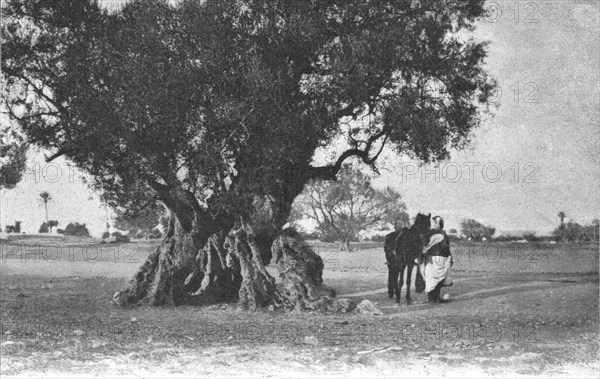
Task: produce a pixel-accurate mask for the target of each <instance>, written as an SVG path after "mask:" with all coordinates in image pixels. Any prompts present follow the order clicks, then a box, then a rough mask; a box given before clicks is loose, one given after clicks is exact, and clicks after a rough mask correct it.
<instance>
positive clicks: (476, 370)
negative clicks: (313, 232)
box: [0, 239, 600, 377]
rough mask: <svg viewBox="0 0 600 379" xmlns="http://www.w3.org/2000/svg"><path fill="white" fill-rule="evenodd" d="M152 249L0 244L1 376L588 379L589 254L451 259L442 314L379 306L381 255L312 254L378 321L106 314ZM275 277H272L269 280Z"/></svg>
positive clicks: (594, 280)
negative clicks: (373, 306)
mask: <svg viewBox="0 0 600 379" xmlns="http://www.w3.org/2000/svg"><path fill="white" fill-rule="evenodd" d="M155 243H156V242H152V243H151V242H136V243H133V244H126V245H118V246H115V245H100V244H98V243H97V242H95V241H92V240H66V241H60V242H48V241H46V240H44V239H25V240H19V241H11V242H9V243H7V242H3V243H2V245H0V248H1V249H0V250H1V251H2V260H1V262H0V304H1V311H0V312H1V313H0V314H1V317H2V319H1V323H2V330H1V345H2V351H1V362H0V370H1V371H0V372H1V374H2V375H3V376H7V377H13V376H14V377H32V376H33V377H56V376H72V377H97V376H110V377H115V376H121V377H165V376H178V377H182V376H186V377H198V376H219V377H221V376H241V377H247V376H274V377H294V376H296V377H298V376H299V377H306V376H338V377H349V376H350V377H352V376H356V377H366V376H368V377H372V376H403V377H404V376H416V375H421V376H433V377H440V376H449V377H456V376H461V377H471V376H476V377H481V376H484V377H489V376H512V377H515V376H516V377H527V376H548V377H571V376H573V375H577V376H585V377H598V375H599V374H600V363H599V359H598V352H599V340H598V325H599V317H598V298H599V291H598V284H599V283H598V246H597V245H532V244H493V245H492V244H488V245H476V244H462V245H456V246H454V250H453V251H454V255H455V261H456V263H455V266H454V269H455V272H454V282H455V283H454V286H452V287H448V288H446V289H445V290H444V291H445V292H447V293H449V294H450V295H451V296H452V301H451V302H450V303H448V304H443V305H429V304H426V303H425V298H426V295H425V294H417V295H413V299H414V300H415V301H414V303H413V304H412V305H410V306H408V305H406V303H405V302H403V303H402V304H401V305H400V306H397V305H396V304H395V303H394V301H393V300H390V299H388V298H387V290H386V288H385V287H386V276H387V269H386V267H385V265H384V262H385V261H384V257H383V250H382V248H381V247H375V246H374V245H373V244H359V245H356V250H355V251H353V252H349V253H342V252H337V251H336V250H335V248H334V246H333V245H327V244H321V243H318V244H317V243H315V244H314V247H315V250H316V251H318V252H319V254H321V255H322V256H323V258H324V260H325V262H326V270H325V272H324V279H325V282H326V284H328V285H330V286H331V287H333V288H335V289H336V291H337V293H338V297H348V298H351V299H352V300H354V301H355V302H356V303H358V302H360V301H361V300H363V299H369V300H371V301H373V302H375V303H377V305H378V306H379V308H380V309H381V311H382V313H383V314H382V315H364V314H356V313H350V314H342V315H327V314H321V313H309V312H304V313H284V312H281V311H275V312H268V311H258V312H246V311H239V310H237V307H236V306H235V304H224V305H213V306H207V307H191V306H184V307H177V308H151V307H141V308H135V309H121V308H117V307H114V306H111V305H110V304H109V301H110V299H111V297H112V295H113V293H114V292H116V291H118V290H119V289H120V288H121V287H122V286H123V285H124V284H125V283H126V281H127V280H128V279H129V277H130V276H131V275H132V273H133V272H135V270H136V269H137V267H138V266H139V265H140V264H141V262H142V261H143V259H144V257H145V256H146V255H147V254H148V253H149V252H150V251H151V250H152V246H153V244H155ZM269 269H270V270H273V271H272V273H273V274H275V270H274V268H269Z"/></svg>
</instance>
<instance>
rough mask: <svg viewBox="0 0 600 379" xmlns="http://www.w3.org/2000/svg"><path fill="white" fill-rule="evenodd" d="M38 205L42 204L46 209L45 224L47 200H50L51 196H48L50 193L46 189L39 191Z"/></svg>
mask: <svg viewBox="0 0 600 379" xmlns="http://www.w3.org/2000/svg"><path fill="white" fill-rule="evenodd" d="M40 198H41V199H40V200H39V201H40V206H42V205H43V206H44V208H45V209H46V224H47V223H48V202H49V201H50V200H52V197H50V194H49V193H48V192H46V191H44V192H42V193H40Z"/></svg>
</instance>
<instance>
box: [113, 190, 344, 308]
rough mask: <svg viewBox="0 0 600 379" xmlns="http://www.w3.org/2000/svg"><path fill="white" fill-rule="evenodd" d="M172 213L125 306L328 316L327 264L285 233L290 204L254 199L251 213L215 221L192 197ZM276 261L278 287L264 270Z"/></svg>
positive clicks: (174, 203) (174, 202) (119, 297)
mask: <svg viewBox="0 0 600 379" xmlns="http://www.w3.org/2000/svg"><path fill="white" fill-rule="evenodd" d="M161 200H163V202H164V203H165V205H166V206H167V208H168V209H169V210H170V212H171V218H170V223H169V229H168V231H167V233H166V234H165V237H164V239H163V240H162V242H161V244H160V245H159V246H158V247H157V249H156V251H155V252H154V253H152V254H151V255H150V256H149V257H148V259H147V260H146V262H145V263H144V264H143V265H142V266H141V267H140V269H139V270H138V272H137V273H136V274H135V276H134V277H133V279H132V280H131V281H130V283H129V284H128V286H127V287H126V288H125V289H124V290H122V291H120V292H118V293H117V294H115V296H114V298H113V302H114V303H115V304H118V305H121V306H131V305H137V304H150V305H163V304H166V305H178V304H185V303H188V304H189V303H194V304H203V303H207V302H217V301H232V300H235V299H238V301H239V304H240V306H242V307H244V308H248V309H256V308H260V307H268V306H271V305H272V306H274V307H276V308H281V307H285V308H296V309H307V308H308V309H328V305H331V303H332V297H333V296H334V293H333V291H331V290H330V289H327V288H326V287H323V286H322V282H323V279H322V272H323V261H322V259H321V257H319V256H318V255H317V254H316V253H314V252H313V251H312V249H310V247H309V246H308V245H306V243H305V242H304V241H303V240H302V239H301V238H300V236H299V235H297V233H292V232H289V231H286V232H283V231H282V229H281V227H282V225H284V224H285V222H286V221H287V216H288V215H289V211H290V207H291V203H289V202H286V201H281V200H280V201H276V199H274V198H273V197H267V196H264V197H255V198H254V200H253V201H252V204H251V206H250V207H249V208H250V209H252V211H251V212H249V213H246V214H245V215H244V216H239V217H238V221H237V223H235V224H234V223H233V222H232V221H231V220H233V219H234V218H233V217H223V218H222V219H219V220H215V219H214V218H210V217H208V215H209V214H210V213H209V212H207V211H206V209H203V208H201V207H200V206H199V204H198V203H197V201H196V200H195V199H193V198H192V196H190V195H189V194H184V196H179V197H177V198H174V197H173V196H170V197H166V196H164V197H163V199H161ZM288 203H289V204H288ZM273 254H275V255H276V257H277V258H276V264H277V266H278V268H279V277H280V279H281V282H282V283H281V284H277V283H276V280H275V278H273V277H272V276H271V275H270V274H269V272H268V271H267V270H266V267H265V266H266V265H268V264H269V263H270V261H271V258H272V256H273Z"/></svg>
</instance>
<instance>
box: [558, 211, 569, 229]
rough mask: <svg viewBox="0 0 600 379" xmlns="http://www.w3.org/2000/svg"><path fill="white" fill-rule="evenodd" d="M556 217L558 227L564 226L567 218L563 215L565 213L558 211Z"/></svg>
mask: <svg viewBox="0 0 600 379" xmlns="http://www.w3.org/2000/svg"><path fill="white" fill-rule="evenodd" d="M558 217H559V218H560V226H561V228H562V227H563V226H564V224H565V217H567V215H566V214H565V212H563V211H560V212H558Z"/></svg>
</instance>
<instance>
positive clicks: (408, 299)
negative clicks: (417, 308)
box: [406, 264, 414, 305]
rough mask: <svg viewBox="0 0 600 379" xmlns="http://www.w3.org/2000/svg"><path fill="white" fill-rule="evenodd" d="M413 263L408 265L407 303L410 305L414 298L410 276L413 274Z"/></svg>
mask: <svg viewBox="0 0 600 379" xmlns="http://www.w3.org/2000/svg"><path fill="white" fill-rule="evenodd" d="M413 267H414V266H413V265H410V264H409V265H407V266H406V304H408V305H410V303H411V302H412V300H411V299H410V278H411V276H412V270H413Z"/></svg>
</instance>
